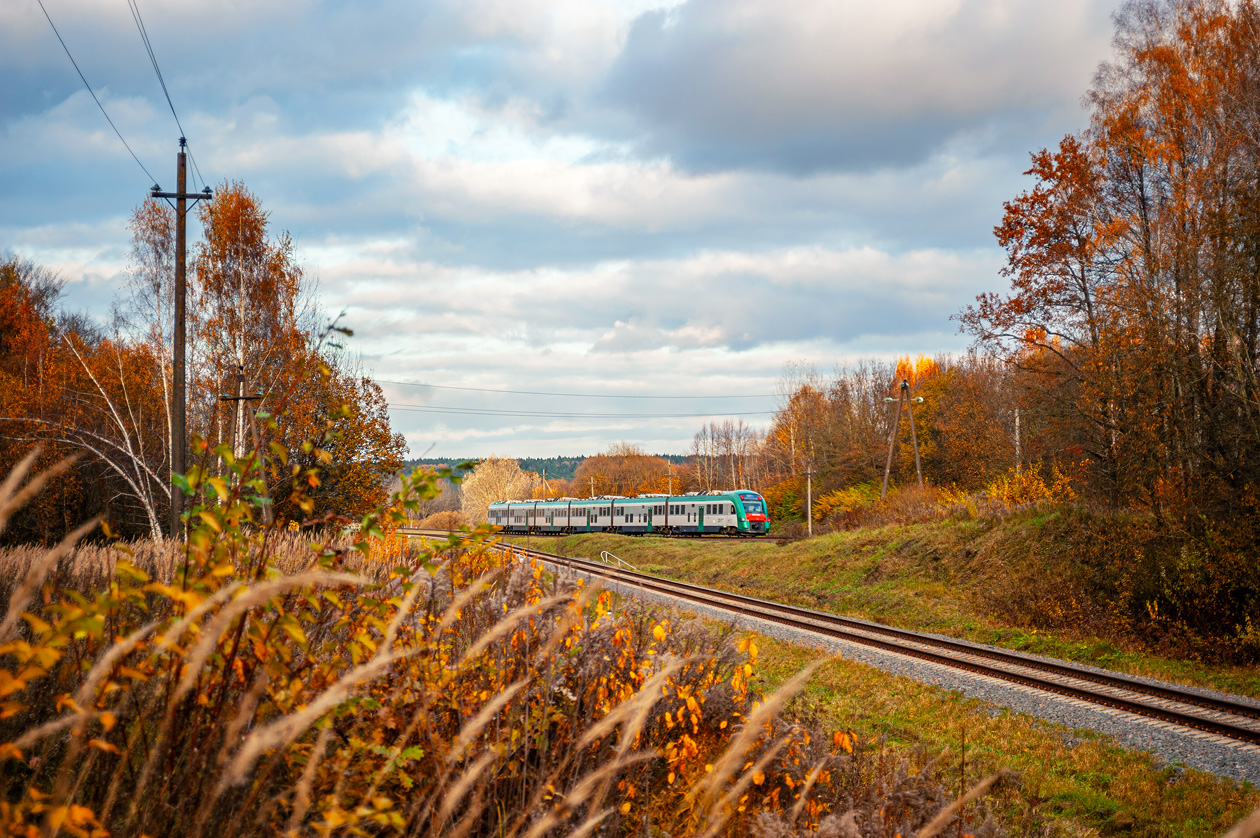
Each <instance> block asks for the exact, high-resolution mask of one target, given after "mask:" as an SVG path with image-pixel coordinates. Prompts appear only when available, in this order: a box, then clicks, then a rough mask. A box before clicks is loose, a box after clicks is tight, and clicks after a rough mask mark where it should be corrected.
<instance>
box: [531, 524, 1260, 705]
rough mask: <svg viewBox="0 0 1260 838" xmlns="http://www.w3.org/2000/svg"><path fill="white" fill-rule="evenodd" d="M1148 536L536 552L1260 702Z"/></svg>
mask: <svg viewBox="0 0 1260 838" xmlns="http://www.w3.org/2000/svg"><path fill="white" fill-rule="evenodd" d="M1140 524H1141V522H1134V521H1132V520H1128V521H1126V520H1123V519H1117V518H1116V517H1115V516H1110V517H1109V516H1101V515H1097V514H1092V513H1088V512H1083V511H1080V510H1044V509H1043V510H1029V511H1025V512H1022V513H1016V514H1012V515H1008V516H1005V517H1004V518H1001V519H976V518H970V519H960V518H944V519H940V518H938V519H935V520H928V521H920V522H910V523H899V524H889V525H884V526H877V527H866V528H860V529H854V530H849V531H842V532H832V533H828V534H825V535H820V536H816V537H814V538H810V539H801V540H796V541H787V542H779V541H774V540H760V539H759V540H728V539H720V538H716V539H667V538H657V537H623V536H615V535H603V534H600V535H583V536H567V537H560V538H550V537H549V538H545V539H541V540H540V539H538V538H535V539H533V541H534V543H535V545H536V546H543V544H545V545H547V546H546V547H545V549H548V550H552V551H554V552H557V553H560V554H563V555H572V556H586V557H597V556H598V555H599V554H600V553H601V552H602V551H605V550H606V551H609V552H610V553H612V554H614V555H616V556H618V557H620V558H621V559H623V560H624V561H626V562H629V563H630V564H632V565H634V566H635V567H637V568H638V569H639V570H641V571H643V572H647V573H651V574H653V575H657V576H661V577H664V578H670V579H678V580H683V581H689V582H695V583H698V584H703V585H708V586H711V587H715V588H719V589H723V590H729V591H732V592H737V593H743V594H748V595H752V596H757V597H762V598H765V599H770V600H774V601H778V602H784V603H790V604H795V605H803V606H806V607H809V608H817V609H820V610H824V611H830V612H833V613H838V614H846V615H849V616H855V617H861V618H864V619H869V620H874V621H877V622H881V623H886V624H889V625H894V626H898V627H902V628H909V629H914V630H917V631H928V632H935V633H938V634H944V635H949V636H953V637H960V638H964V639H967V640H973V641H976V642H980V643H987V644H991V645H994V646H1001V647H1004V648H1010V649H1015V650H1019V651H1029V652H1034V653H1037V654H1042V655H1046V656H1049V657H1055V658H1062V659H1065V660H1072V661H1078V662H1081V663H1087V664H1092V665H1096V666H1100V667H1104V668H1107V669H1112V670H1116V671H1119V672H1125V673H1128V674H1132V675H1139V676H1145V677H1150V678H1157V679H1160V680H1166V681H1172V682H1174V683H1181V684H1189V685H1194V686H1201V687H1208V688H1211V689H1216V690H1220V691H1222V692H1229V693H1236V694H1239V695H1245V696H1251V697H1260V667H1256V666H1255V665H1254V663H1253V662H1252V661H1254V655H1255V650H1254V649H1252V648H1249V647H1248V646H1247V644H1248V642H1249V639H1248V632H1247V628H1246V627H1245V626H1243V627H1240V626H1231V625H1223V626H1221V627H1220V631H1219V632H1217V633H1216V634H1215V636H1214V635H1213V633H1212V632H1211V631H1210V630H1207V631H1205V630H1204V628H1203V627H1202V626H1201V625H1200V626H1198V627H1195V628H1193V629H1192V628H1189V627H1187V625H1186V624H1185V623H1184V622H1178V621H1177V620H1176V619H1174V618H1173V617H1172V616H1171V615H1169V613H1168V612H1169V610H1170V609H1169V607H1168V606H1167V605H1164V606H1163V608H1162V610H1161V604H1160V603H1161V601H1162V600H1161V597H1162V598H1163V600H1164V601H1166V600H1167V599H1169V598H1173V599H1176V598H1181V600H1183V601H1186V602H1188V603H1190V604H1191V605H1192V603H1193V600H1194V599H1195V597H1199V599H1202V597H1201V596H1199V595H1198V594H1197V593H1196V591H1195V590H1194V587H1195V586H1196V585H1202V586H1207V585H1209V584H1210V583H1209V582H1205V581H1204V577H1205V572H1204V571H1203V569H1202V568H1201V567H1200V568H1197V569H1196V568H1194V567H1191V568H1189V569H1187V567H1186V565H1187V564H1188V563H1191V560H1192V558H1193V551H1192V550H1188V549H1186V548H1185V545H1177V544H1175V543H1169V541H1168V540H1167V539H1163V540H1161V539H1159V538H1154V537H1149V536H1148V537H1145V538H1144V537H1143V535H1142V533H1143V529H1142V528H1141V526H1140ZM1169 556H1171V558H1169ZM1187 556H1190V557H1191V558H1190V559H1188V558H1187ZM1169 564H1173V565H1174V566H1173V567H1172V568H1171V572H1170V568H1169V567H1167V565H1169ZM1179 574H1180V576H1186V577H1190V578H1189V579H1188V580H1187V581H1185V582H1183V583H1181V587H1180V589H1177V590H1171V591H1169V590H1165V591H1164V592H1162V593H1159V592H1157V593H1155V594H1149V593H1148V592H1147V589H1148V588H1150V587H1151V581H1150V579H1148V578H1147V577H1157V578H1159V577H1162V579H1163V581H1164V584H1165V588H1167V587H1169V586H1170V584H1171V585H1172V586H1173V587H1176V585H1177V584H1178V581H1179V580H1178V575H1179ZM1170 580H1171V582H1170ZM1254 630H1255V629H1254V628H1253V629H1252V632H1254Z"/></svg>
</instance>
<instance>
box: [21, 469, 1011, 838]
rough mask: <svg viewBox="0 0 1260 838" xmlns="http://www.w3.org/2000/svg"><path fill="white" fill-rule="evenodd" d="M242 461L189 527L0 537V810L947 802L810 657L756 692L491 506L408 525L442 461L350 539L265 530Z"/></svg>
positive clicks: (535, 828) (398, 817) (891, 817)
mask: <svg viewBox="0 0 1260 838" xmlns="http://www.w3.org/2000/svg"><path fill="white" fill-rule="evenodd" d="M26 467H29V464H28V465H27V466H26ZM245 474H246V470H245V469H243V468H242V469H241V470H240V471H239V472H238V474H237V475H236V477H237V482H236V483H235V484H223V485H222V486H221V487H216V488H215V490H214V491H212V492H207V493H206V494H207V495H208V497H202V498H201V502H200V503H197V504H196V505H195V506H194V507H193V509H192V511H191V512H190V513H189V517H188V523H189V526H188V537H187V541H186V542H185V543H182V544H175V543H170V542H168V543H163V544H152V543H144V544H130V545H124V544H112V545H105V546H97V545H77V544H75V543H73V540H72V541H71V542H69V543H66V544H63V545H61V547H59V548H57V549H56V550H53V551H43V550H34V549H26V548H21V549H14V550H10V551H7V552H6V553H5V554H4V555H3V557H2V559H0V561H3V563H4V564H3V570H4V575H5V578H6V580H7V582H6V584H7V585H8V590H7V591H6V595H7V606H6V609H5V618H4V625H5V626H7V627H8V628H7V629H6V631H7V635H5V636H0V644H2V645H0V702H2V703H0V789H2V795H3V796H2V798H0V830H2V831H4V832H5V833H6V834H29V835H36V834H57V833H59V832H64V833H66V834H71V835H106V834H108V835H124V836H141V835H171V836H185V835H187V836H235V835H245V834H249V835H257V834H276V835H305V834H312V835H314V834H331V833H339V834H385V833H389V834H393V833H398V834H405V835H417V836H419V835H425V836H439V835H441V836H446V835H452V836H453V835H477V836H482V835H485V836H489V835H495V836H543V835H560V834H578V835H584V834H661V833H662V832H667V833H668V834H671V835H716V834H734V835H739V834H753V833H761V834H779V833H783V832H784V831H785V830H786V834H798V833H799V834H814V832H815V831H816V830H817V829H820V828H823V827H824V826H825V825H826V824H829V823H833V822H834V818H836V817H846V818H848V820H847V821H845V822H846V823H850V822H851V823H853V824H856V826H855V827H854V828H855V829H857V832H855V833H853V834H859V835H867V834H870V835H874V834H888V835H891V834H892V832H889V830H890V829H896V830H900V831H901V832H902V834H903V835H905V834H910V832H909V831H913V830H914V829H917V828H919V827H921V826H923V825H925V824H927V823H928V822H929V821H931V819H932V817H933V816H934V815H936V814H937V813H938V812H939V811H940V810H941V808H942V805H943V804H944V803H945V802H947V800H946V796H945V795H944V792H943V791H942V790H941V789H940V788H939V787H938V786H934V785H932V783H931V781H930V780H929V779H927V778H923V777H914V776H911V775H908V774H906V773H905V772H902V773H901V774H897V773H896V772H895V771H894V770H893V767H891V766H888V765H886V764H885V762H884V760H883V759H882V758H880V759H876V758H874V757H873V756H872V754H873V753H874V752H871V751H870V750H869V748H868V747H864V746H863V745H862V743H857V742H856V741H855V738H854V737H852V736H851V735H850V734H844V735H843V736H841V735H840V734H837V735H836V736H835V737H829V736H826V735H820V734H819V732H817V731H811V730H810V729H809V728H808V727H806V726H802V725H799V724H788V723H786V722H784V721H783V720H781V719H780V718H779V717H778V711H779V710H780V709H781V708H782V706H783V705H784V704H785V702H786V701H787V700H788V699H789V698H790V697H791V694H792V692H793V691H794V690H796V689H799V688H800V686H801V685H802V684H803V682H804V680H805V677H807V676H806V675H802V676H801V677H800V678H798V679H795V680H793V681H792V682H791V683H790V684H789V685H788V686H787V687H785V688H784V689H783V690H782V691H780V692H778V693H775V694H773V695H771V696H768V697H763V696H761V695H759V694H758V693H757V690H756V683H757V682H756V678H757V675H756V646H755V644H752V643H750V642H748V641H746V640H745V641H741V642H739V643H736V642H734V639H733V638H731V637H729V636H722V635H715V634H714V633H713V632H712V631H710V630H708V629H706V628H704V627H702V626H700V625H698V624H695V623H691V622H679V619H678V618H677V617H674V618H665V617H663V616H662V615H660V614H657V613H653V612H650V611H645V610H641V609H637V608H634V607H624V608H618V609H614V608H613V603H612V600H611V597H610V595H609V594H608V593H607V592H600V591H595V590H592V589H589V588H585V587H583V586H582V585H581V584H580V583H579V582H577V581H575V580H572V579H565V578H553V577H551V576H548V575H547V574H545V573H544V572H543V569H542V567H540V566H538V565H536V564H532V563H529V562H525V561H522V560H519V559H518V558H516V557H514V556H512V555H511V554H508V555H506V556H504V555H503V554H501V553H499V552H497V551H494V550H490V549H488V543H487V542H488V539H489V538H490V536H491V534H490V533H489V532H488V531H487V530H484V529H483V530H475V531H473V532H470V533H466V534H463V535H458V536H452V538H451V539H450V540H449V541H448V542H446V543H443V544H440V545H437V546H436V548H425V549H421V548H419V547H412V546H410V545H408V544H407V543H406V541H405V539H400V537H399V536H397V534H396V532H395V531H394V530H395V528H396V527H397V525H398V524H399V523H400V522H401V521H402V520H403V519H404V517H405V513H406V511H407V509H408V508H410V507H411V506H413V505H414V504H415V502H416V498H417V497H419V496H422V495H423V494H424V493H425V492H426V491H429V490H430V489H431V486H429V485H427V484H425V483H423V481H426V480H430V481H431V480H433V479H434V478H433V477H426V476H419V477H417V478H415V479H414V480H413V481H407V482H405V483H404V486H403V489H402V492H401V493H400V495H399V496H398V497H396V498H395V500H394V502H393V503H392V504H391V506H390V507H389V508H388V509H385V510H382V511H381V512H380V513H379V514H377V515H375V516H370V517H369V519H368V520H367V521H365V522H364V526H363V527H362V529H361V532H360V534H359V535H358V536H356V537H355V538H353V539H351V538H349V537H333V536H331V535H330V534H328V533H325V534H324V536H323V537H322V538H311V537H310V536H309V535H301V534H291V533H288V532H285V531H282V530H277V529H274V528H266V527H255V526H254V525H253V524H251V521H254V520H255V519H256V517H257V507H256V506H253V505H251V503H249V502H248V501H246V500H243V498H245V497H248V496H249V494H250V493H248V492H243V491H240V490H239V487H240V486H241V485H248V479H247V477H246V476H245ZM22 478H23V475H17V476H16V479H14V476H12V475H11V476H10V478H9V479H8V480H6V481H5V483H4V487H3V493H2V494H0V528H2V527H3V523H4V521H5V520H6V517H7V516H8V515H9V514H11V513H12V511H13V509H15V508H16V506H17V504H18V503H19V502H20V500H19V499H20V496H21V495H22V493H23V491H24V488H20V487H22ZM40 479H41V477H40V476H38V475H37V476H35V477H34V478H33V479H32V480H31V481H30V482H28V483H27V484H26V487H30V486H32V485H36V484H37V483H38V482H39V481H40ZM296 482H297V481H295V483H296ZM189 483H190V489H192V490H194V491H195V490H198V488H199V487H198V485H197V484H198V480H197V475H196V474H195V473H193V474H191V475H190V478H189ZM27 494H29V492H28V493H27ZM801 789H804V790H805V793H803V794H802V793H801V791H800V790H801ZM916 790H917V791H916ZM925 790H926V791H925ZM911 792H914V793H911ZM929 792H930V793H929ZM875 803H878V804H879V806H878V807H876V806H875ZM877 808H878V809H879V810H880V811H882V812H885V813H886V814H881V815H879V817H878V818H876V817H875V816H874V814H873V813H874V812H875V811H876V809H877ZM828 818H832V819H833V820H828ZM907 830H909V831H907ZM990 831H994V830H990ZM845 834H848V833H845Z"/></svg>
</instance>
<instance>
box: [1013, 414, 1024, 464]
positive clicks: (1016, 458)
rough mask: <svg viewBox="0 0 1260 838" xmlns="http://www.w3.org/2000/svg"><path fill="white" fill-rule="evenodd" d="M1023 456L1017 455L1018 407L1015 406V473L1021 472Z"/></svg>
mask: <svg viewBox="0 0 1260 838" xmlns="http://www.w3.org/2000/svg"><path fill="white" fill-rule="evenodd" d="M1022 467H1023V458H1022V457H1020V455H1019V408H1018V407H1017V408H1015V473H1016V474H1022V473H1023V472H1022Z"/></svg>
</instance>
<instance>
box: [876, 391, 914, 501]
mask: <svg viewBox="0 0 1260 838" xmlns="http://www.w3.org/2000/svg"><path fill="white" fill-rule="evenodd" d="M884 401H885V402H894V401H895V402H896V403H897V416H896V418H895V419H893V426H892V432H891V433H889V434H888V462H887V464H885V465H884V487H883V488H882V489H880V490H879V499H880V500H883V499H884V498H885V496H887V494H888V476H889V475H890V474H892V461H893V450H894V449H895V448H896V447H897V429H898V428H899V427H901V404H902V402H905V405H906V411H907V412H908V413H909V414H910V443H911V444H912V445H913V446H914V474H915V476H916V477H918V478H919V485H920V486H922V485H923V466H922V465H920V464H919V435H918V434H917V433H916V432H915V429H914V404H915V402H918V403H919V404H923V397H922V396H919V397H918V398H917V399H912V398H910V381H909V380H908V379H905V378H903V379H901V389H900V390H899V391H898V392H897V398H895V399H894V398H893V397H892V396H888V397H886V398H885V399H884Z"/></svg>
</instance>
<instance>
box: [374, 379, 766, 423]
mask: <svg viewBox="0 0 1260 838" xmlns="http://www.w3.org/2000/svg"><path fill="white" fill-rule="evenodd" d="M375 381H376V382H377V383H378V384H401V385H403V386H405V387H432V388H433V389H435V390H462V391H464V392H469V393H510V394H512V395H516V396H562V397H567V398H578V399H692V400H695V399H772V398H775V397H776V394H774V393H740V394H738V395H733V396H642V395H632V394H624V395H622V394H618V393H543V392H538V391H534V390H494V389H491V388H488V387H455V386H453V385H449V384H421V383H419V382H416V381H390V380H389V379H386V378H377V379H375ZM705 415H708V414H705Z"/></svg>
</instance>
